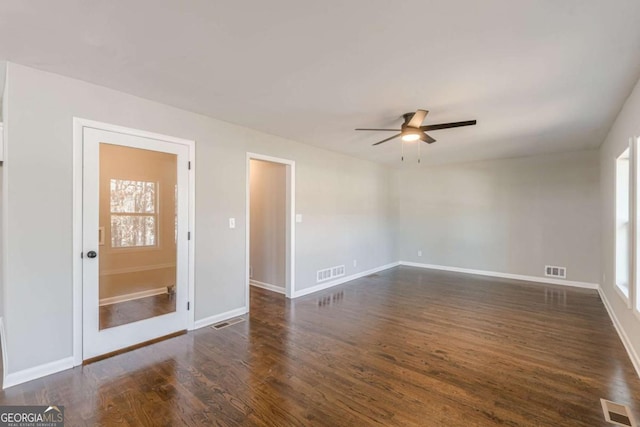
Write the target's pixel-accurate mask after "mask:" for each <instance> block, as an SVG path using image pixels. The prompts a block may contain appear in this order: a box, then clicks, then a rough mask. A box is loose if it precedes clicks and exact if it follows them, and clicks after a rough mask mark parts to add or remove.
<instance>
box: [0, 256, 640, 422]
mask: <svg viewBox="0 0 640 427" xmlns="http://www.w3.org/2000/svg"><path fill="white" fill-rule="evenodd" d="M545 289H546V290H547V292H546V294H545ZM550 289H551V290H553V292H551V293H550V292H549V290H550ZM558 290H560V291H561V292H562V294H561V297H556V296H554V297H550V294H554V293H555V292H556V291H558ZM545 295H546V297H545ZM251 298H252V299H251V315H250V317H249V319H248V321H247V322H240V323H237V324H235V325H231V326H228V327H225V328H223V329H220V330H215V329H213V328H210V327H207V328H202V329H199V330H197V331H193V332H190V333H188V334H187V335H182V336H180V337H177V338H173V339H171V340H167V341H163V342H160V343H157V344H154V345H151V346H148V347H144V348H141V349H137V350H135V351H132V352H129V353H125V354H121V355H118V356H115V357H112V358H110V359H106V360H103V361H100V362H96V363H93V364H90V365H87V366H84V367H78V368H75V369H72V370H68V371H64V372H61V373H59V374H55V375H52V376H49V377H46V378H43V379H40V380H36V381H32V382H30V383H26V384H22V385H19V386H16V387H13V388H10V389H8V390H5V391H4V392H1V393H0V404H2V405H8V404H18V405H20V404H51V403H55V404H59V405H65V415H66V417H67V423H68V424H66V425H87V426H93V425H131V426H133V425H135V426H139V425H140V426H141V425H172V426H179V425H194V426H195V425H202V426H210V425H223V426H238V425H269V426H289V425H296V426H303V425H312V426H316V425H320V426H368V425H384V426H389V425H405V426H406V425H415V426H447V427H452V426H465V427H467V426H498V425H499V426H584V427H593V426H605V425H606V424H605V422H604V418H603V415H602V412H601V407H600V403H599V399H600V398H601V397H603V398H606V399H610V400H614V401H617V402H621V403H625V404H629V405H630V407H631V410H632V411H634V412H635V415H636V418H640V406H639V405H640V401H639V398H640V380H639V379H638V377H637V375H636V373H635V371H634V369H633V366H632V365H631V362H630V361H629V358H628V356H627V354H626V352H625V350H624V348H623V346H622V343H621V342H620V340H619V338H618V336H617V335H616V332H615V330H614V328H613V325H612V324H611V321H610V320H609V318H608V316H607V313H606V311H605V309H604V307H603V305H602V302H601V301H600V298H599V296H598V293H597V292H596V291H592V290H584V289H573V288H557V287H546V286H543V285H537V284H527V283H525V282H519V281H511V280H506V279H493V278H489V277H480V276H469V275H462V274H456V273H447V272H436V271H429V270H420V269H415V268H411V267H397V268H394V269H391V270H387V271H384V272H381V273H379V274H376V275H372V276H369V277H364V278H362V279H358V280H356V281H353V282H350V283H348V284H345V285H342V286H338V287H335V288H333V289H330V290H327V291H326V292H321V293H317V294H312V295H308V296H306V297H302V298H300V299H297V300H293V301H290V300H286V299H285V298H284V296H282V295H280V294H275V293H271V292H268V291H265V290H262V289H252V290H251Z"/></svg>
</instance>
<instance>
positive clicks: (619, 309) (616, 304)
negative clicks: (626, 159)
mask: <svg viewBox="0 0 640 427" xmlns="http://www.w3.org/2000/svg"><path fill="white" fill-rule="evenodd" d="M634 136H640V82H639V83H638V84H636V86H635V88H634V90H633V92H632V93H631V95H630V96H629V98H628V99H627V101H626V103H625V105H624V107H623V108H622V110H621V111H620V113H619V114H618V117H617V118H616V121H615V122H614V124H613V126H612V127H611V130H610V131H609V134H608V135H607V138H606V140H605V142H604V144H602V146H601V147H600V171H601V180H600V190H601V200H602V205H601V218H602V226H601V230H602V280H601V282H602V290H603V292H604V295H605V297H606V299H607V301H608V302H609V305H610V307H611V309H612V311H613V312H614V313H615V316H616V318H617V320H618V322H619V326H620V328H621V329H622V330H623V331H624V334H625V335H626V336H627V338H628V343H627V345H629V346H630V347H631V348H632V351H633V352H635V359H636V360H635V362H636V369H639V372H640V359H638V355H640V333H638V331H640V318H636V317H635V316H634V314H633V312H632V310H631V309H629V308H627V306H626V304H625V302H624V301H623V300H622V298H621V297H620V296H619V295H618V293H617V292H616V291H615V289H614V280H615V277H614V271H615V266H616V262H615V249H614V248H615V227H616V212H615V204H616V201H615V194H616V185H615V180H616V168H615V163H616V157H617V156H619V155H620V154H621V153H622V152H623V151H624V150H625V148H626V147H628V146H629V138H631V137H634Z"/></svg>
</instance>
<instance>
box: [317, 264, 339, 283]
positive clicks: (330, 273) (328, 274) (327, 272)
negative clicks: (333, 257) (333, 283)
mask: <svg viewBox="0 0 640 427" xmlns="http://www.w3.org/2000/svg"><path fill="white" fill-rule="evenodd" d="M344 273H345V268H344V265H338V266H336V267H331V268H325V269H324V270H318V272H317V277H316V280H317V281H318V282H325V281H327V280H331V279H335V278H336V277H340V276H344Z"/></svg>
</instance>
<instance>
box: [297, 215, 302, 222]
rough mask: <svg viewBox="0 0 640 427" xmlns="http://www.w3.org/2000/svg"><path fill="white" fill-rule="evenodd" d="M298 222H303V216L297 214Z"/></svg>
mask: <svg viewBox="0 0 640 427" xmlns="http://www.w3.org/2000/svg"><path fill="white" fill-rule="evenodd" d="M296 222H302V214H296Z"/></svg>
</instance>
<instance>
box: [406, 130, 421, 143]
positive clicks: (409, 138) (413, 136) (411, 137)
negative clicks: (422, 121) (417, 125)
mask: <svg viewBox="0 0 640 427" xmlns="http://www.w3.org/2000/svg"><path fill="white" fill-rule="evenodd" d="M419 139H420V133H418V132H410V133H405V134H404V135H402V140H403V141H404V142H414V141H417V140H419Z"/></svg>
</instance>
